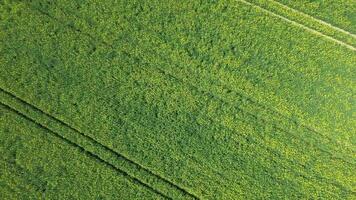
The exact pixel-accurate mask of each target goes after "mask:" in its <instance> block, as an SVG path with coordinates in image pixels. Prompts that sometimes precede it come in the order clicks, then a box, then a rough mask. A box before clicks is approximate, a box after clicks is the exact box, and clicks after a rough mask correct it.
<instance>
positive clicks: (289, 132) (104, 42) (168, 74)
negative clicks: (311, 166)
mask: <svg viewBox="0 0 356 200" xmlns="http://www.w3.org/2000/svg"><path fill="white" fill-rule="evenodd" d="M35 10H36V11H38V12H39V13H41V14H43V15H45V16H47V17H49V18H51V19H53V20H55V21H58V22H60V20H59V19H57V18H55V17H53V16H51V15H50V14H48V13H46V12H45V11H43V10H41V9H35ZM67 26H68V27H69V28H71V29H73V30H74V31H76V32H78V33H80V34H84V35H86V36H88V37H89V38H91V39H93V40H95V38H94V37H93V36H92V35H91V34H89V33H86V32H83V31H82V30H80V29H78V28H76V27H75V26H73V25H67ZM99 42H100V43H103V44H104V45H107V46H108V47H110V48H112V49H115V48H114V47H113V45H112V44H109V43H107V42H106V41H104V40H100V41H99ZM126 53H127V52H126ZM128 54H129V53H128ZM154 68H155V69H156V70H158V72H159V73H162V74H163V75H164V76H169V77H173V78H174V79H176V80H178V81H179V82H181V83H183V84H185V85H186V86H187V87H189V88H192V89H193V90H196V91H198V92H199V93H201V94H203V95H208V96H213V97H214V98H215V99H217V100H218V101H222V102H224V103H227V104H231V105H233V104H232V103H231V102H229V101H226V100H225V99H224V98H222V97H220V96H219V95H216V94H214V93H212V92H210V91H205V90H204V89H202V88H200V87H198V86H195V85H194V84H191V83H189V82H185V81H184V80H182V79H181V78H180V77H176V76H175V75H174V74H172V73H171V72H170V71H169V70H168V71H166V70H164V69H162V68H160V67H154ZM143 70H146V69H145V68H143ZM236 93H237V94H238V95H241V96H243V97H244V98H246V99H247V100H249V101H251V102H252V103H254V104H256V105H257V106H259V107H261V108H262V109H266V110H269V111H271V112H272V113H274V114H277V115H280V116H282V117H284V118H286V119H287V120H291V119H290V118H289V117H287V116H285V115H284V114H282V113H280V112H278V111H276V110H275V109H273V108H270V107H268V106H265V105H264V104H261V103H259V102H257V101H255V100H253V99H252V98H250V97H249V96H247V95H244V94H242V93H241V92H237V91H236ZM233 106H234V107H236V108H237V109H238V110H241V111H242V112H245V113H247V114H248V115H251V116H253V117H256V118H258V117H257V116H256V115H254V114H253V113H251V112H248V111H245V110H244V109H242V108H240V107H239V106H235V105H233ZM260 120H261V122H260V123H267V120H266V119H260ZM291 121H292V122H294V123H297V124H299V125H300V126H302V127H303V128H304V129H305V130H306V131H310V132H312V133H315V134H318V135H321V136H323V137H326V138H327V139H328V140H330V141H332V139H331V138H329V137H327V136H326V135H325V134H321V133H320V132H318V131H316V130H314V129H313V128H311V127H310V126H307V125H305V124H303V123H300V122H295V121H293V120H291ZM271 123H272V122H271ZM273 124H275V123H273ZM277 129H278V130H280V131H283V132H285V133H287V134H291V135H295V136H296V134H294V132H291V131H288V130H286V129H285V128H283V127H277ZM301 140H302V141H304V142H306V144H307V145H310V146H311V147H313V148H316V149H318V150H320V151H321V152H324V153H327V154H328V155H330V156H332V155H333V153H332V152H329V151H326V150H324V149H321V148H319V147H318V146H317V145H314V144H313V143H310V142H307V141H306V140H304V139H303V138H301ZM332 157H334V156H332ZM334 158H335V159H339V160H341V161H343V162H345V163H347V164H352V162H351V163H350V162H349V161H348V160H345V159H343V158H339V157H334Z"/></svg>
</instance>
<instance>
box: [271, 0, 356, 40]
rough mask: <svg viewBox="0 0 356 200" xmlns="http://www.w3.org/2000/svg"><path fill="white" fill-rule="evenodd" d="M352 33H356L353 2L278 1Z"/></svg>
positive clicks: (341, 0) (351, 0) (355, 9)
mask: <svg viewBox="0 0 356 200" xmlns="http://www.w3.org/2000/svg"><path fill="white" fill-rule="evenodd" d="M278 1H279V2H281V3H283V4H285V5H288V6H290V7H292V8H295V9H298V10H300V11H302V12H305V13H307V14H310V15H313V16H314V17H316V18H319V19H322V20H325V21H326V22H328V23H331V24H333V25H335V26H337V27H340V28H342V29H346V30H348V31H350V32H351V33H356V4H355V1H353V0H337V1H333V0H316V1H311V0H299V1H291V0H278Z"/></svg>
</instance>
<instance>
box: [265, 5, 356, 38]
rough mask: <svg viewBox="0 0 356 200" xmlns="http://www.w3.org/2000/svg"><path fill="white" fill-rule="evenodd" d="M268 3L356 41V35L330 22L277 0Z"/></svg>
mask: <svg viewBox="0 0 356 200" xmlns="http://www.w3.org/2000/svg"><path fill="white" fill-rule="evenodd" d="M268 1H272V2H274V3H276V4H278V5H280V6H281V7H283V8H285V9H287V10H291V11H293V12H296V13H299V14H300V15H303V16H305V17H308V18H310V19H313V20H315V21H317V22H319V23H321V24H323V25H325V26H328V27H330V28H333V29H335V30H337V31H340V32H342V33H344V34H346V35H349V36H351V37H352V38H354V39H356V35H354V34H353V33H351V32H349V31H346V30H344V29H342V28H340V27H337V26H334V25H332V24H330V23H328V22H326V21H324V20H321V19H318V18H316V17H314V16H311V15H309V14H307V13H304V12H302V11H300V10H297V9H295V8H292V7H289V6H287V5H285V4H283V3H281V2H279V1H276V0H268Z"/></svg>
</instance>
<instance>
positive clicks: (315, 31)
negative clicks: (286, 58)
mask: <svg viewBox="0 0 356 200" xmlns="http://www.w3.org/2000/svg"><path fill="white" fill-rule="evenodd" d="M236 1H240V2H242V3H244V4H246V5H249V6H252V7H255V8H257V9H260V10H262V11H264V12H266V13H268V14H270V15H273V16H275V17H277V18H280V19H282V20H284V21H286V22H288V23H290V24H293V25H295V26H297V27H300V28H303V29H305V30H307V31H309V32H311V33H314V34H315V35H318V36H320V37H322V38H325V39H328V40H331V41H333V42H335V43H337V44H339V45H341V46H343V47H346V48H348V49H350V50H352V51H356V48H355V47H354V46H352V45H350V44H347V43H345V42H343V41H340V40H338V39H335V38H333V37H331V36H328V35H325V34H324V33H322V32H319V31H317V30H314V29H312V28H309V27H308V26H305V25H303V24H300V23H298V22H296V21H293V20H291V19H288V18H286V17H284V16H282V15H279V14H276V13H274V12H272V11H270V10H268V9H266V8H263V7H261V6H259V5H257V4H254V3H251V2H249V1H245V0H236Z"/></svg>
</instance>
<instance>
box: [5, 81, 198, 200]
mask: <svg viewBox="0 0 356 200" xmlns="http://www.w3.org/2000/svg"><path fill="white" fill-rule="evenodd" d="M0 92H2V93H3V94H5V95H6V96H9V97H10V98H12V99H13V100H14V101H16V102H17V103H20V104H23V105H24V106H25V107H26V109H31V110H34V111H35V112H37V113H40V114H41V115H43V116H44V117H46V118H48V119H47V120H50V121H54V122H55V123H58V124H59V125H60V126H63V127H65V128H67V129H69V130H70V131H71V132H75V133H76V134H77V137H80V138H81V139H83V140H86V143H90V144H91V145H95V146H97V148H100V149H101V150H103V151H105V152H104V153H106V154H109V156H110V157H114V158H117V159H122V160H124V161H125V162H127V163H128V164H129V165H131V166H133V167H134V168H138V170H141V171H143V172H144V173H146V174H147V175H148V176H151V177H153V178H155V179H157V180H159V181H161V182H163V184H166V185H168V187H170V188H172V189H175V190H178V191H179V192H180V193H183V194H185V195H186V196H189V197H190V198H192V199H199V198H198V197H197V196H196V195H194V194H192V193H190V192H188V191H187V190H185V189H184V188H181V187H180V186H178V185H176V184H174V183H173V182H171V181H169V180H167V179H165V178H164V177H162V176H160V175H158V174H156V173H154V172H153V171H151V170H149V169H148V168H146V167H144V166H142V165H141V164H139V163H136V162H135V161H133V160H131V159H129V158H128V157H126V156H124V155H122V154H120V153H118V152H116V151H114V150H113V149H111V148H109V147H107V146H105V145H103V144H101V143H99V142H98V141H96V140H95V139H93V138H92V137H90V136H88V135H86V134H85V133H83V132H81V131H79V130H77V129H76V128H74V127H72V126H70V125H69V124H67V123H66V122H64V121H61V120H60V119H57V118H56V117H54V116H52V115H50V114H48V113H46V112H45V111H43V110H41V109H39V108H37V107H36V106H34V105H32V104H30V103H28V102H26V101H24V100H22V99H21V98H19V97H17V96H15V95H14V94H12V93H10V92H8V91H6V90H4V89H2V88H0ZM0 104H1V105H4V106H5V107H7V108H9V109H10V110H12V111H14V112H15V113H17V114H19V115H20V116H22V117H24V118H26V119H28V120H30V121H32V122H33V123H35V124H36V125H38V126H40V127H42V128H43V129H46V130H48V131H50V132H51V133H52V134H54V135H55V136H57V137H59V138H61V139H63V140H64V141H66V142H67V143H69V144H71V145H72V146H76V147H77V148H79V149H81V150H82V151H83V152H84V153H86V154H87V155H90V156H91V157H94V158H95V159H97V160H99V161H100V162H101V163H103V164H105V165H107V166H109V167H110V168H112V169H115V170H116V171H119V172H120V173H122V174H124V175H125V176H128V177H130V179H131V180H133V181H134V182H136V183H138V184H140V185H142V186H144V187H146V188H148V189H150V190H152V191H153V192H155V193H157V194H158V195H160V196H162V197H164V198H167V199H172V198H171V197H168V196H167V195H166V194H163V193H162V192H160V191H158V190H157V189H155V188H153V187H152V186H150V185H149V184H148V183H145V182H143V181H142V180H140V179H139V178H136V177H135V175H131V174H130V173H128V172H126V171H124V170H122V169H120V168H119V167H117V166H116V165H115V164H112V163H111V162H108V161H106V159H104V158H102V156H99V155H97V154H95V153H94V152H92V151H91V150H87V149H86V148H85V147H83V146H84V145H80V144H78V143H76V142H74V141H72V140H71V139H68V138H67V137H66V136H63V135H62V134H60V133H58V132H56V131H53V130H52V129H50V128H48V127H47V126H46V125H44V124H43V123H41V122H38V121H37V120H35V119H33V118H32V117H30V116H28V114H27V113H26V112H24V111H19V110H18V109H15V108H13V107H11V106H10V105H8V104H7V103H4V102H0ZM103 157H104V156H103Z"/></svg>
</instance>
